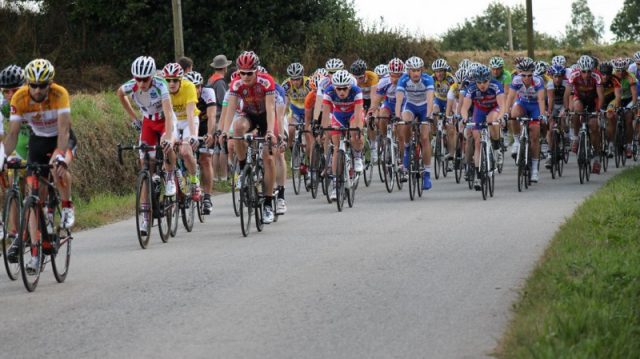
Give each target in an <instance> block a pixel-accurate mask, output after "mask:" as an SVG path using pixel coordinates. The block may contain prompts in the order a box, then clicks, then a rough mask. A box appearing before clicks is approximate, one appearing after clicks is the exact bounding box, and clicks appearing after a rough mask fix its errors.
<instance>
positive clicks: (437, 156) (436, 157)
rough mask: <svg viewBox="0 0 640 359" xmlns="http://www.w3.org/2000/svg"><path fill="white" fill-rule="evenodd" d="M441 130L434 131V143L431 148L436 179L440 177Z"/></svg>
mask: <svg viewBox="0 0 640 359" xmlns="http://www.w3.org/2000/svg"><path fill="white" fill-rule="evenodd" d="M441 143H442V132H440V131H438V132H436V145H435V148H434V150H433V156H432V157H433V159H434V161H433V172H434V175H435V176H436V179H438V178H440V167H441V166H442V146H441Z"/></svg>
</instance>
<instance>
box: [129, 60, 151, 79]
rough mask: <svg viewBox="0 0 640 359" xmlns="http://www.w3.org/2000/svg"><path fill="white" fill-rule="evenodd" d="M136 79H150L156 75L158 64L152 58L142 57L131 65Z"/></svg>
mask: <svg viewBox="0 0 640 359" xmlns="http://www.w3.org/2000/svg"><path fill="white" fill-rule="evenodd" d="M131 74H132V75H133V76H134V77H149V76H153V75H155V74H156V62H155V60H154V59H153V57H151V56H140V57H138V58H137V59H135V60H134V61H133V63H132V64H131Z"/></svg>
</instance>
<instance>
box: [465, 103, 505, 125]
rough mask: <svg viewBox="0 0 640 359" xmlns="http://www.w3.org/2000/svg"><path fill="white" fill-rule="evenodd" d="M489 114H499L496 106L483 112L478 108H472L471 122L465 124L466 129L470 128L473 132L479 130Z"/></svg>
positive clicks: (498, 108)
mask: <svg viewBox="0 0 640 359" xmlns="http://www.w3.org/2000/svg"><path fill="white" fill-rule="evenodd" d="M491 112H500V107H498V106H496V107H494V108H492V109H491V110H489V111H485V110H483V109H480V108H478V107H474V108H473V117H472V119H473V122H468V123H467V128H471V129H474V130H480V129H481V128H482V124H484V123H486V122H487V116H488V115H489V114H490V113H491Z"/></svg>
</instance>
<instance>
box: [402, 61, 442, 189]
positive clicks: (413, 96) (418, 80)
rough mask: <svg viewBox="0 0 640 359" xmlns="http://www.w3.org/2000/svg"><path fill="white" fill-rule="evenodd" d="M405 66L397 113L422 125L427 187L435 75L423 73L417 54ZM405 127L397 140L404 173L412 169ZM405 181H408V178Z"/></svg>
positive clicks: (408, 130)
mask: <svg viewBox="0 0 640 359" xmlns="http://www.w3.org/2000/svg"><path fill="white" fill-rule="evenodd" d="M404 65H405V68H407V69H408V72H407V73H405V74H404V75H402V77H400V80H398V85H397V87H396V107H395V109H394V113H395V115H396V117H400V118H402V119H403V120H404V121H407V122H409V121H413V120H417V121H420V122H421V124H422V127H421V129H422V130H421V131H420V137H421V138H420V142H421V143H422V162H423V164H424V167H425V168H424V173H423V185H422V187H423V189H425V190H428V189H430V188H431V141H430V138H431V136H430V133H429V126H428V125H429V121H431V120H432V119H431V113H432V108H431V107H432V105H433V97H434V96H433V91H434V86H433V78H432V77H431V76H429V75H427V74H425V73H423V70H424V61H423V60H422V59H421V58H419V57H417V56H413V57H410V58H409V59H407V61H406V62H405V63H404ZM405 99H406V101H405ZM401 116H402V117H401ZM403 127H404V131H403V130H399V131H398V143H399V147H400V151H401V153H400V154H401V155H403V161H402V163H403V167H404V169H403V172H404V171H406V170H407V169H408V168H409V152H408V151H407V150H408V146H409V145H408V144H407V142H408V140H409V138H410V136H411V127H410V126H403ZM403 145H404V146H403ZM403 153H404V154H403ZM403 180H404V181H406V177H405V178H404V179H403Z"/></svg>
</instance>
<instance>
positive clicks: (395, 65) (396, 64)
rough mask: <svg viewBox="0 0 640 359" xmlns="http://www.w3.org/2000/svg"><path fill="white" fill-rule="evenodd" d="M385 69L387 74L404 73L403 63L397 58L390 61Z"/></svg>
mask: <svg viewBox="0 0 640 359" xmlns="http://www.w3.org/2000/svg"><path fill="white" fill-rule="evenodd" d="M387 67H388V68H389V73H392V74H401V73H403V72H404V62H402V60H400V59H399V58H397V57H396V58H393V59H391V61H389V65H388V66H387Z"/></svg>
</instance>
